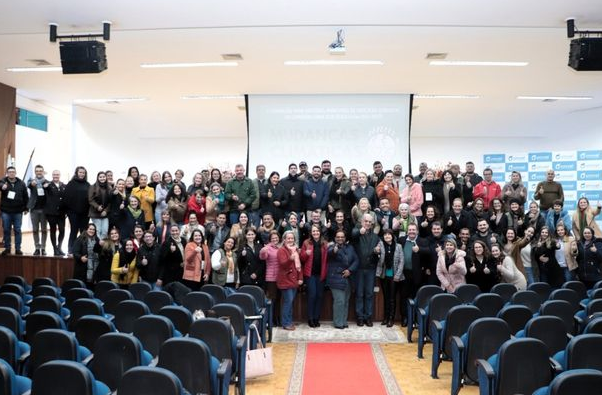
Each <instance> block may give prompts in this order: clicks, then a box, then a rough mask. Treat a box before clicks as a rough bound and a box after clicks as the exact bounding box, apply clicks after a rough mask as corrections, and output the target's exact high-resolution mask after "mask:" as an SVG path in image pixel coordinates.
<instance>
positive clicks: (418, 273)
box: [399, 223, 430, 326]
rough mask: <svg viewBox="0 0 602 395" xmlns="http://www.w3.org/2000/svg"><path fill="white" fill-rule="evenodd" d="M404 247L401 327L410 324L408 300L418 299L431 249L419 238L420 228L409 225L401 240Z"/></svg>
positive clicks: (424, 240) (412, 224)
mask: <svg viewBox="0 0 602 395" xmlns="http://www.w3.org/2000/svg"><path fill="white" fill-rule="evenodd" d="M399 243H400V244H401V245H402V246H403V258H404V259H403V275H404V277H405V279H404V280H403V281H402V282H401V325H402V326H406V325H407V323H408V314H407V311H408V309H407V306H408V302H407V299H413V298H414V297H416V292H417V291H418V289H419V288H420V287H421V286H422V279H423V273H424V271H425V269H426V267H427V266H428V264H429V259H430V249H429V245H428V241H427V240H426V239H423V238H421V237H419V236H418V226H417V225H416V224H415V223H411V224H409V225H408V234H407V236H403V237H400V238H399Z"/></svg>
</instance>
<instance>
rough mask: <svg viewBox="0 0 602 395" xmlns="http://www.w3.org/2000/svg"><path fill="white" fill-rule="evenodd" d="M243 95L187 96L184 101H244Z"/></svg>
mask: <svg viewBox="0 0 602 395" xmlns="http://www.w3.org/2000/svg"><path fill="white" fill-rule="evenodd" d="M244 98H245V97H244V96H242V95H187V96H182V97H181V99H182V100H220V99H244Z"/></svg>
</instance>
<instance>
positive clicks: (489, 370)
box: [475, 359, 495, 380]
mask: <svg viewBox="0 0 602 395" xmlns="http://www.w3.org/2000/svg"><path fill="white" fill-rule="evenodd" d="M475 364H476V365H477V368H478V369H481V370H482V371H483V372H484V373H485V375H486V376H487V378H488V379H489V380H493V378H494V377H495V372H494V371H493V367H492V366H491V364H490V363H489V362H487V361H486V360H484V359H477V360H476V362H475Z"/></svg>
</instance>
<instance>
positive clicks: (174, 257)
mask: <svg viewBox="0 0 602 395" xmlns="http://www.w3.org/2000/svg"><path fill="white" fill-rule="evenodd" d="M180 242H181V243H182V248H184V247H185V246H186V240H185V239H184V238H183V237H182V238H180ZM172 245H176V243H175V242H174V241H173V239H172V237H171V236H170V237H169V238H167V239H165V242H164V243H163V244H162V245H161V250H160V253H159V256H160V262H161V263H160V265H159V279H160V280H161V281H163V285H167V284H169V283H171V282H173V281H180V280H181V279H182V275H183V274H184V268H183V267H182V263H184V255H183V253H184V252H183V251H180V249H179V248H178V247H177V245H176V250H175V251H171V246H172Z"/></svg>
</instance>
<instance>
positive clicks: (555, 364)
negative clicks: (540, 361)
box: [550, 358, 562, 376]
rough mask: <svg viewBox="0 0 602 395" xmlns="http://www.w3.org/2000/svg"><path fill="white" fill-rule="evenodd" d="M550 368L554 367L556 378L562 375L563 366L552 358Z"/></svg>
mask: <svg viewBox="0 0 602 395" xmlns="http://www.w3.org/2000/svg"><path fill="white" fill-rule="evenodd" d="M550 366H551V367H552V372H553V373H554V376H556V375H558V374H559V373H562V366H561V365H560V363H558V361H557V360H555V359H554V358H550Z"/></svg>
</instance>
